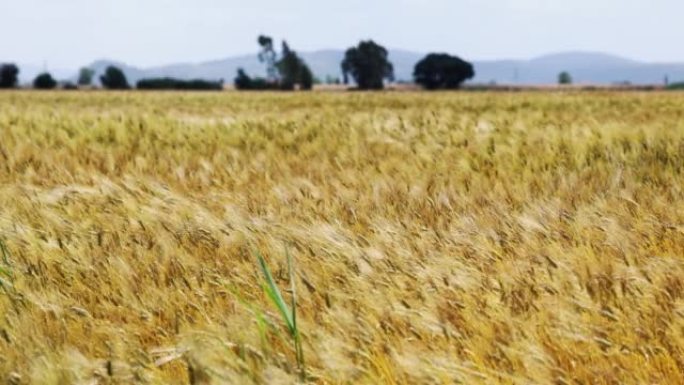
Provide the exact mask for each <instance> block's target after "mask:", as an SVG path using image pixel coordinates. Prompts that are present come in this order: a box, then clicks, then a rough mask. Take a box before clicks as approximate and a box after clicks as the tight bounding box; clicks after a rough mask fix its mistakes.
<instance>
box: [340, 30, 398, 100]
mask: <svg viewBox="0 0 684 385" xmlns="http://www.w3.org/2000/svg"><path fill="white" fill-rule="evenodd" d="M342 73H343V75H344V82H345V84H347V83H348V82H349V75H351V76H352V77H353V78H354V81H355V82H356V84H357V86H358V88H359V89H362V90H379V89H382V88H384V80H390V81H391V80H393V79H394V67H393V66H392V63H390V61H389V59H388V53H387V49H385V47H383V46H381V45H378V44H376V43H375V42H374V41H372V40H368V41H362V42H360V43H359V45H358V46H357V47H351V48H349V49H348V50H347V52H346V53H345V54H344V60H343V61H342Z"/></svg>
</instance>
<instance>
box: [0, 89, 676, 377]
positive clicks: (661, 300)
mask: <svg viewBox="0 0 684 385" xmlns="http://www.w3.org/2000/svg"><path fill="white" fill-rule="evenodd" d="M683 111H684V96H682V95H678V94H658V93H650V94H638V93H633V94H620V93H591V94H583V93H530V94H525V93H522V94H496V93H482V94H424V93H399V94H391V93H390V94H361V93H348V94H346V93H345V94H322V93H317V94H307V95H303V94H300V95H284V94H235V93H225V94H175V93H158V94H157V93H144V94H142V93H122V94H117V93H111V94H104V93H96V92H92V93H32V92H31V93H20V92H16V93H2V94H0V238H2V241H3V243H4V244H5V245H6V249H7V251H8V255H7V259H6V261H2V262H0V263H1V264H2V267H3V271H4V270H7V274H4V275H1V276H0V277H1V278H2V279H3V282H4V286H3V287H4V292H1V293H0V311H1V312H2V317H1V318H0V376H2V378H0V381H5V380H7V381H9V382H10V383H15V384H20V383H21V384H72V383H73V384H130V383H141V384H147V383H149V384H168V383H171V384H186V383H193V384H209V383H215V384H222V383H234V384H244V383H252V382H254V383H268V384H278V383H294V382H296V381H298V378H299V376H298V373H299V371H298V370H297V364H296V362H297V361H296V357H295V350H294V348H293V347H292V343H291V340H290V336H289V335H288V330H287V328H286V326H285V324H284V323H283V320H282V319H281V317H280V315H279V314H278V310H277V309H276V308H275V307H274V306H273V303H271V301H270V300H269V298H268V296H267V295H266V294H265V293H264V290H263V286H262V284H263V282H264V281H263V276H262V274H261V271H260V270H259V266H258V265H257V259H256V257H255V252H256V251H259V252H261V253H262V254H263V255H264V256H265V257H266V259H267V263H268V266H269V268H270V270H271V272H272V273H273V276H274V277H275V278H274V279H275V281H276V283H277V285H278V286H279V288H280V290H281V291H282V292H283V296H284V297H285V298H286V301H287V302H288V303H289V297H290V294H291V293H290V291H289V290H288V288H289V287H290V282H289V275H288V264H287V259H286V254H285V249H286V248H287V249H288V250H289V251H290V253H291V254H292V256H293V259H294V263H295V266H296V277H297V278H296V281H297V282H296V286H297V324H298V328H299V332H300V333H301V339H302V343H303V351H304V355H305V357H306V373H307V381H310V382H313V383H329V384H375V383H384V384H413V383H426V384H453V383H464V384H676V383H684V199H683V198H684V196H683V195H684V194H683V190H682V188H683V187H682V186H684V178H683V177H682V175H683V172H684V112H683ZM10 285H11V286H10Z"/></svg>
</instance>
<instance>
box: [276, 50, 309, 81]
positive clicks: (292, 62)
mask: <svg viewBox="0 0 684 385" xmlns="http://www.w3.org/2000/svg"><path fill="white" fill-rule="evenodd" d="M276 67H277V69H278V73H279V75H280V88H281V89H283V90H293V89H294V88H295V86H297V85H299V88H300V89H304V90H310V89H311V88H312V87H313V74H312V73H311V69H309V66H307V65H306V63H304V60H302V59H301V58H300V57H299V56H297V53H296V52H295V51H293V50H291V49H290V46H288V44H287V42H285V41H283V49H282V52H281V58H280V60H278V62H277V63H276Z"/></svg>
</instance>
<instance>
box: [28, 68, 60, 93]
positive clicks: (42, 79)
mask: <svg viewBox="0 0 684 385" xmlns="http://www.w3.org/2000/svg"><path fill="white" fill-rule="evenodd" d="M55 87H57V81H56V80H55V79H54V78H53V77H52V75H50V74H49V73H47V72H44V73H42V74H40V75H38V76H36V78H35V79H33V88H36V89H39V90H51V89H53V88H55Z"/></svg>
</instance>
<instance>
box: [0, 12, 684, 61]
mask: <svg viewBox="0 0 684 385" xmlns="http://www.w3.org/2000/svg"><path fill="white" fill-rule="evenodd" d="M682 14H684V1H682V0H338V1H335V2H330V1H326V0H243V1H237V0H0V19H1V20H2V21H1V22H0V36H1V38H0V61H13V62H18V63H25V64H37V65H46V66H48V67H50V68H77V67H79V66H82V65H86V64H88V63H91V62H92V61H94V60H97V59H104V58H107V59H114V60H119V61H123V62H126V63H128V64H132V65H137V66H143V67H144V66H155V65H161V64H168V63H177V62H201V61H205V60H212V59H220V58H225V57H228V56H233V55H238V54H251V53H255V52H256V51H257V44H256V36H257V35H259V34H261V33H264V34H268V35H271V36H273V37H274V38H276V39H283V38H284V39H287V41H288V42H289V43H290V46H292V47H293V48H295V49H297V50H300V51H309V50H317V49H328V48H335V49H343V48H347V47H349V46H351V45H354V44H355V43H357V42H358V41H359V40H360V39H369V38H370V39H374V40H375V41H376V42H378V43H381V44H382V45H384V46H386V47H388V48H400V49H406V50H412V51H418V52H428V51H440V52H449V53H452V54H456V55H459V56H461V57H463V58H466V59H468V60H486V59H527V58H533V57H536V56H540V55H544V54H548V53H556V52H562V51H570V50H572V51H577V50H582V51H601V52H607V53H612V54H617V55H621V56H625V57H628V58H632V59H637V60H643V61H650V62H676V61H680V62H684V45H682V42H683V41H684V23H681V15H682Z"/></svg>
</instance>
